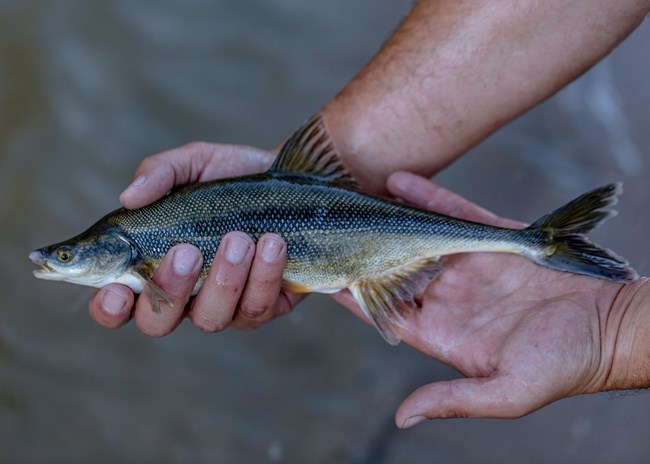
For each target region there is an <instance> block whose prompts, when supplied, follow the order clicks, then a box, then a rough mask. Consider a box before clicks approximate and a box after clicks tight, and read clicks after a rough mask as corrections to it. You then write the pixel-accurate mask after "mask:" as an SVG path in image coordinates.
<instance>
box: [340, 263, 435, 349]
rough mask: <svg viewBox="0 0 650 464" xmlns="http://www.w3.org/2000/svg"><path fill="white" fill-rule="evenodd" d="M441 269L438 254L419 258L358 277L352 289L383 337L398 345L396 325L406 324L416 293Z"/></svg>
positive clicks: (365, 312)
mask: <svg viewBox="0 0 650 464" xmlns="http://www.w3.org/2000/svg"><path fill="white" fill-rule="evenodd" d="M439 270H440V264H439V262H438V259H437V258H426V259H420V260H417V261H412V262H410V263H408V264H405V265H403V266H399V267H394V268H392V269H389V270H388V271H386V272H384V273H382V274H379V275H376V276H372V277H364V278H361V279H358V280H356V281H354V282H353V283H352V285H350V287H349V289H350V291H351V292H352V295H353V296H354V298H355V299H356V300H357V303H359V306H360V307H361V309H362V310H363V312H364V314H365V315H366V316H367V317H368V319H370V320H371V321H372V322H373V323H374V325H375V327H377V330H379V333H381V335H382V337H384V340H386V341H387V342H388V343H390V344H391V345H397V344H399V342H400V338H399V335H398V333H396V330H395V328H397V327H404V322H405V318H406V317H407V316H408V313H409V312H410V310H411V309H412V308H413V307H414V306H415V297H416V296H417V295H418V294H419V293H421V292H422V291H423V290H424V289H425V288H426V286H427V285H428V283H429V282H430V281H431V279H432V278H433V277H434V276H435V275H436V274H437V273H438V272H439Z"/></svg>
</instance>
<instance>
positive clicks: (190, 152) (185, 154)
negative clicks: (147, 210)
mask: <svg viewBox="0 0 650 464" xmlns="http://www.w3.org/2000/svg"><path fill="white" fill-rule="evenodd" d="M213 150H214V149H213V146H212V145H210V144H207V143H193V144H189V145H186V146H183V147H180V148H176V149H174V150H170V151H166V152H163V153H160V154H158V155H154V156H150V157H148V158H145V159H144V160H143V161H142V163H140V166H138V168H137V169H136V171H135V176H134V177H135V178H134V180H133V182H132V183H131V185H129V186H128V187H127V188H126V190H124V192H122V195H120V202H121V203H122V205H123V206H124V207H125V208H129V209H134V208H140V207H142V206H145V205H148V204H149V203H152V202H153V201H155V200H157V199H159V198H162V197H163V196H164V195H165V194H167V192H169V191H170V190H171V189H172V187H174V186H176V185H183V184H189V183H192V182H197V181H198V179H199V176H200V173H201V172H203V170H204V169H205V167H206V166H207V164H208V163H209V161H210V158H211V157H212V153H213Z"/></svg>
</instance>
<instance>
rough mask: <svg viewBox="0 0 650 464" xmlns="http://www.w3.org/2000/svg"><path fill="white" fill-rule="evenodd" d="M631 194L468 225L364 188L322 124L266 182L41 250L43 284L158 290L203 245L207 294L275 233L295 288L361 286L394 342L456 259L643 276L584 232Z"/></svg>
mask: <svg viewBox="0 0 650 464" xmlns="http://www.w3.org/2000/svg"><path fill="white" fill-rule="evenodd" d="M618 193H620V186H617V185H609V186H606V187H603V188H601V189H597V190H595V191H593V192H590V193H588V194H585V195H583V196H582V197H580V198H578V199H576V200H574V201H573V202H571V203H569V204H568V205H566V206H565V207H563V208H560V209H559V210H557V211H556V212H554V213H552V214H550V215H547V216H545V217H543V218H542V219H540V220H539V221H537V222H536V223H534V224H533V225H532V226H530V227H528V228H526V229H522V230H514V229H507V228H499V227H493V226H489V225H485V224H478V223H474V222H468V221H463V220H459V219H455V218H452V217H449V216H444V215H440V214H436V213H432V212H429V211H424V210H419V209H416V208H412V207H409V206H406V205H403V204H400V203H396V202H393V201H389V200H386V199H383V198H378V197H374V196H371V195H367V194H364V193H362V192H360V191H359V190H358V189H357V188H356V187H355V185H354V183H353V179H351V177H350V176H349V174H348V173H347V172H346V171H345V170H344V168H343V167H342V165H341V164H340V161H339V160H338V158H336V155H335V154H334V153H333V151H332V149H331V146H330V145H329V143H328V142H327V140H326V138H324V135H323V131H322V128H321V125H320V121H319V120H318V119H312V120H310V121H309V122H308V123H307V124H306V125H305V126H303V127H302V128H301V129H299V130H298V131H297V132H296V133H295V134H294V135H293V136H292V137H291V138H290V139H289V141H288V142H287V143H286V144H285V146H284V147H283V149H282V150H281V153H280V155H279V156H278V159H277V160H276V163H275V164H274V166H273V167H272V168H271V169H270V170H269V171H268V172H267V173H264V174H258V175H253V176H244V177H238V178H231V179H223V180H216V181H213V182H208V183H203V184H196V185H192V186H189V187H185V188H182V189H179V190H175V191H173V192H172V193H170V194H169V195H168V196H166V197H164V198H162V199H161V200H159V201H157V202H155V203H153V204H151V205H149V206H146V207H144V208H141V209H137V210H126V209H119V210H116V211H114V212H112V213H110V214H108V215H107V216H105V217H104V218H102V219H101V220H100V221H98V222H97V223H96V224H95V225H93V226H92V227H91V228H90V229H88V230H87V231H86V232H84V233H82V234H80V235H79V236H77V237H74V238H72V239H70V240H67V241H65V242H62V243H59V244H56V245H52V246H50V247H46V248H43V249H40V250H37V251H35V252H33V253H32V254H31V255H30V258H31V259H32V261H34V262H35V263H37V264H39V265H40V266H41V267H42V268H41V269H40V270H37V271H35V274H36V276H37V277H40V278H45V279H51V280H66V281H69V282H74V283H79V284H84V285H91V286H95V287H101V286H104V285H106V284H108V283H113V282H117V283H122V284H125V285H128V286H129V287H131V288H132V289H133V290H134V291H136V292H141V291H143V290H145V289H146V288H150V289H151V290H152V291H153V292H154V293H155V294H156V295H157V298H158V300H161V301H168V299H167V298H166V296H165V295H164V294H163V293H162V291H161V290H160V289H158V288H157V287H156V286H155V284H154V283H153V281H152V280H151V277H152V275H153V272H154V270H155V268H156V267H157V266H158V264H159V263H160V261H161V260H162V258H163V257H164V255H165V253H167V251H168V250H169V249H170V248H171V247H173V246H174V245H177V244H179V243H189V244H192V245H194V246H196V247H197V248H198V249H199V250H200V251H201V253H202V254H203V257H204V261H203V268H202V270H201V274H200V277H199V280H198V282H197V284H196V287H195V288H194V293H196V292H198V290H199V289H200V287H201V285H202V284H203V282H204V281H205V278H206V277H207V274H208V272H209V270H210V267H211V265H212V261H213V258H214V255H215V253H216V251H217V248H218V246H219V243H220V241H221V239H222V237H223V236H224V235H225V234H226V233H228V232H231V231H234V230H238V231H242V232H245V233H247V234H249V235H250V236H251V237H252V238H253V239H254V240H255V241H257V239H259V238H260V237H261V236H262V235H263V234H265V233H269V232H273V233H276V234H278V235H280V236H281V237H283V238H284V240H285V241H286V244H287V260H286V267H285V271H284V275H283V288H284V289H285V290H287V291H292V292H321V293H332V292H336V291H339V290H341V289H344V288H348V289H350V290H351V292H352V294H353V295H354V297H355V298H356V299H357V301H358V302H359V304H360V306H361V307H362V309H363V310H364V312H366V314H367V315H368V316H369V318H370V319H371V320H372V321H373V322H374V323H375V325H376V327H377V328H378V329H379V331H380V332H381V333H382V335H383V336H384V338H385V339H386V340H387V341H389V342H390V343H393V344H395V343H397V342H399V334H398V332H397V331H396V330H395V328H396V326H399V325H400V324H401V322H402V321H403V318H404V317H407V314H408V310H409V308H411V307H412V305H413V300H414V297H415V296H416V295H417V293H419V292H420V291H421V290H422V289H423V288H424V286H425V285H426V284H427V282H428V281H429V280H430V279H431V278H432V277H433V276H434V275H435V274H436V273H437V272H438V271H439V258H440V257H441V256H444V255H449V254H454V253H463V252H478V251H493V252H508V253H517V254H520V255H523V256H525V257H527V258H529V259H531V260H532V261H534V262H536V263H538V264H541V265H543V266H546V267H550V268H554V269H558V270H565V271H570V272H577V273H582V274H587V275H593V276H596V277H601V278H606V279H610V280H616V281H629V280H632V279H634V278H635V277H636V274H635V273H634V271H633V270H632V269H631V268H630V267H629V266H628V265H627V263H626V262H625V261H624V260H623V259H622V258H620V257H618V256H616V255H615V254H613V253H612V252H610V251H608V250H605V249H603V248H601V247H598V246H597V245H594V244H592V243H591V242H589V241H588V240H587V239H586V238H585V237H584V235H583V234H584V233H586V232H588V231H589V230H590V229H591V228H593V227H594V226H595V225H597V224H598V223H600V222H601V221H603V220H604V219H605V218H607V217H609V216H610V215H611V214H612V212H611V211H609V210H608V209H607V208H608V207H609V206H611V205H612V204H613V203H614V201H615V198H616V195H617V194H618Z"/></svg>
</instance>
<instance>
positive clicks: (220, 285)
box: [190, 232, 255, 332]
mask: <svg viewBox="0 0 650 464" xmlns="http://www.w3.org/2000/svg"><path fill="white" fill-rule="evenodd" d="M254 256H255V244H254V243H253V240H252V239H251V238H250V237H249V236H248V235H246V234H244V233H241V232H231V233H229V234H227V235H226V236H225V237H224V238H223V240H222V241H221V244H220V245H219V249H218V250H217V253H216V255H215V257H214V260H213V262H212V267H211V269H210V273H209V274H208V277H207V278H206V280H205V282H204V283H203V287H201V291H200V292H199V294H198V295H197V297H196V299H195V300H194V303H193V304H192V310H191V311H190V319H192V322H193V323H194V325H195V326H196V327H198V328H199V329H201V330H203V331H204V332H218V331H221V330H223V329H225V328H226V327H228V326H229V325H230V323H231V322H232V319H233V316H234V314H235V309H236V308H237V305H238V304H239V298H240V296H241V294H242V292H243V291H244V286H245V285H246V279H247V277H248V273H249V271H250V268H251V264H252V263H253V257H254Z"/></svg>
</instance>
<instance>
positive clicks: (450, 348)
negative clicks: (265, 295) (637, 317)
mask: <svg viewBox="0 0 650 464" xmlns="http://www.w3.org/2000/svg"><path fill="white" fill-rule="evenodd" d="M388 188H389V190H390V192H391V193H392V194H393V195H395V196H396V197H399V198H402V199H404V200H405V201H407V202H409V203H411V204H414V205H415V206H418V207H420V208H424V209H429V210H433V211H437V212H440V213H443V214H447V215H450V216H455V217H459V218H463V219H467V220H473V221H476V222H482V223H486V224H493V225H498V226H503V227H511V228H522V227H524V224H521V223H517V222H514V221H510V220H507V219H503V218H499V217H497V216H495V215H494V214H492V213H490V212H488V211H486V210H483V209H482V208H480V207H478V206H476V205H473V204H471V203H470V202H468V201H467V200H464V199H462V198H460V197H459V196H457V195H454V194H452V193H451V192H449V191H447V190H445V189H443V188H441V187H438V186H436V185H434V184H433V183H431V182H429V181H428V180H427V179H425V178H422V177H419V176H416V175H413V174H407V173H395V174H393V175H392V176H391V177H390V178H389V180H388ZM622 287H623V286H622V285H621V284H616V283H612V282H608V281H605V280H600V279H595V278H590V277H584V276H579V275H575V274H569V273H562V272H556V271H551V270H548V269H545V268H542V267H540V266H537V265H535V264H533V263H531V262H530V261H528V260H527V259H525V258H523V257H520V256H515V255H508V254H504V253H469V254H458V255H451V256H448V257H445V258H443V270H442V272H441V273H440V274H439V275H438V276H437V277H436V278H435V279H434V280H433V281H432V282H431V284H429V286H428V287H427V289H426V290H425V292H424V293H423V295H422V298H421V308H418V309H417V310H416V311H415V312H414V313H413V314H412V316H410V317H409V318H408V320H407V321H406V326H405V327H404V328H403V329H402V330H401V336H402V340H403V342H404V343H406V344H408V345H410V346H411V347H413V348H415V349H417V350H418V351H421V352H422V353H424V354H426V355H429V356H431V357H433V358H435V359H437V360H439V361H442V362H444V363H445V364H448V365H449V366H451V367H453V368H455V369H456V370H457V371H459V372H460V373H461V374H462V375H463V376H464V377H465V378H460V379H455V380H449V381H438V382H434V383H431V384H429V385H425V386H423V387H421V388H419V389H418V390H416V391H415V392H414V393H412V394H411V395H410V396H409V397H408V398H407V399H406V400H405V401H404V402H403V403H402V405H401V406H400V408H399V410H398V411H397V415H396V422H397V425H398V426H399V427H402V428H406V427H410V426H413V425H415V424H417V423H418V422H420V421H422V420H424V419H427V418H428V419H433V418H453V417H497V418H498V417H500V418H514V417H520V416H522V415H525V414H527V413H530V412H532V411H534V410H536V409H538V408H540V407H542V406H544V405H546V404H548V403H551V402H553V401H555V400H558V399H560V398H564V397H568V396H572V395H576V394H579V393H587V392H595V391H599V390H600V389H602V387H603V385H605V382H606V377H607V375H608V372H609V369H610V368H611V359H612V356H611V353H610V352H608V350H609V348H608V347H607V346H606V345H607V344H606V341H608V340H612V337H614V335H613V333H614V332H615V329H616V327H615V326H616V322H615V319H616V318H614V317H612V318H609V317H608V311H609V309H610V308H611V306H612V302H613V301H614V298H615V297H616V295H617V293H618V292H619V290H620V289H621V288H622ZM335 298H336V299H337V300H338V301H339V302H341V303H343V304H344V305H345V306H347V307H348V308H350V309H352V310H353V311H354V312H355V313H356V314H357V315H360V317H363V316H361V312H360V310H359V308H358V307H357V306H356V304H355V303H354V300H353V299H352V298H351V296H350V295H349V294H348V293H347V292H342V293H340V294H338V295H337V296H336V297H335Z"/></svg>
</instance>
